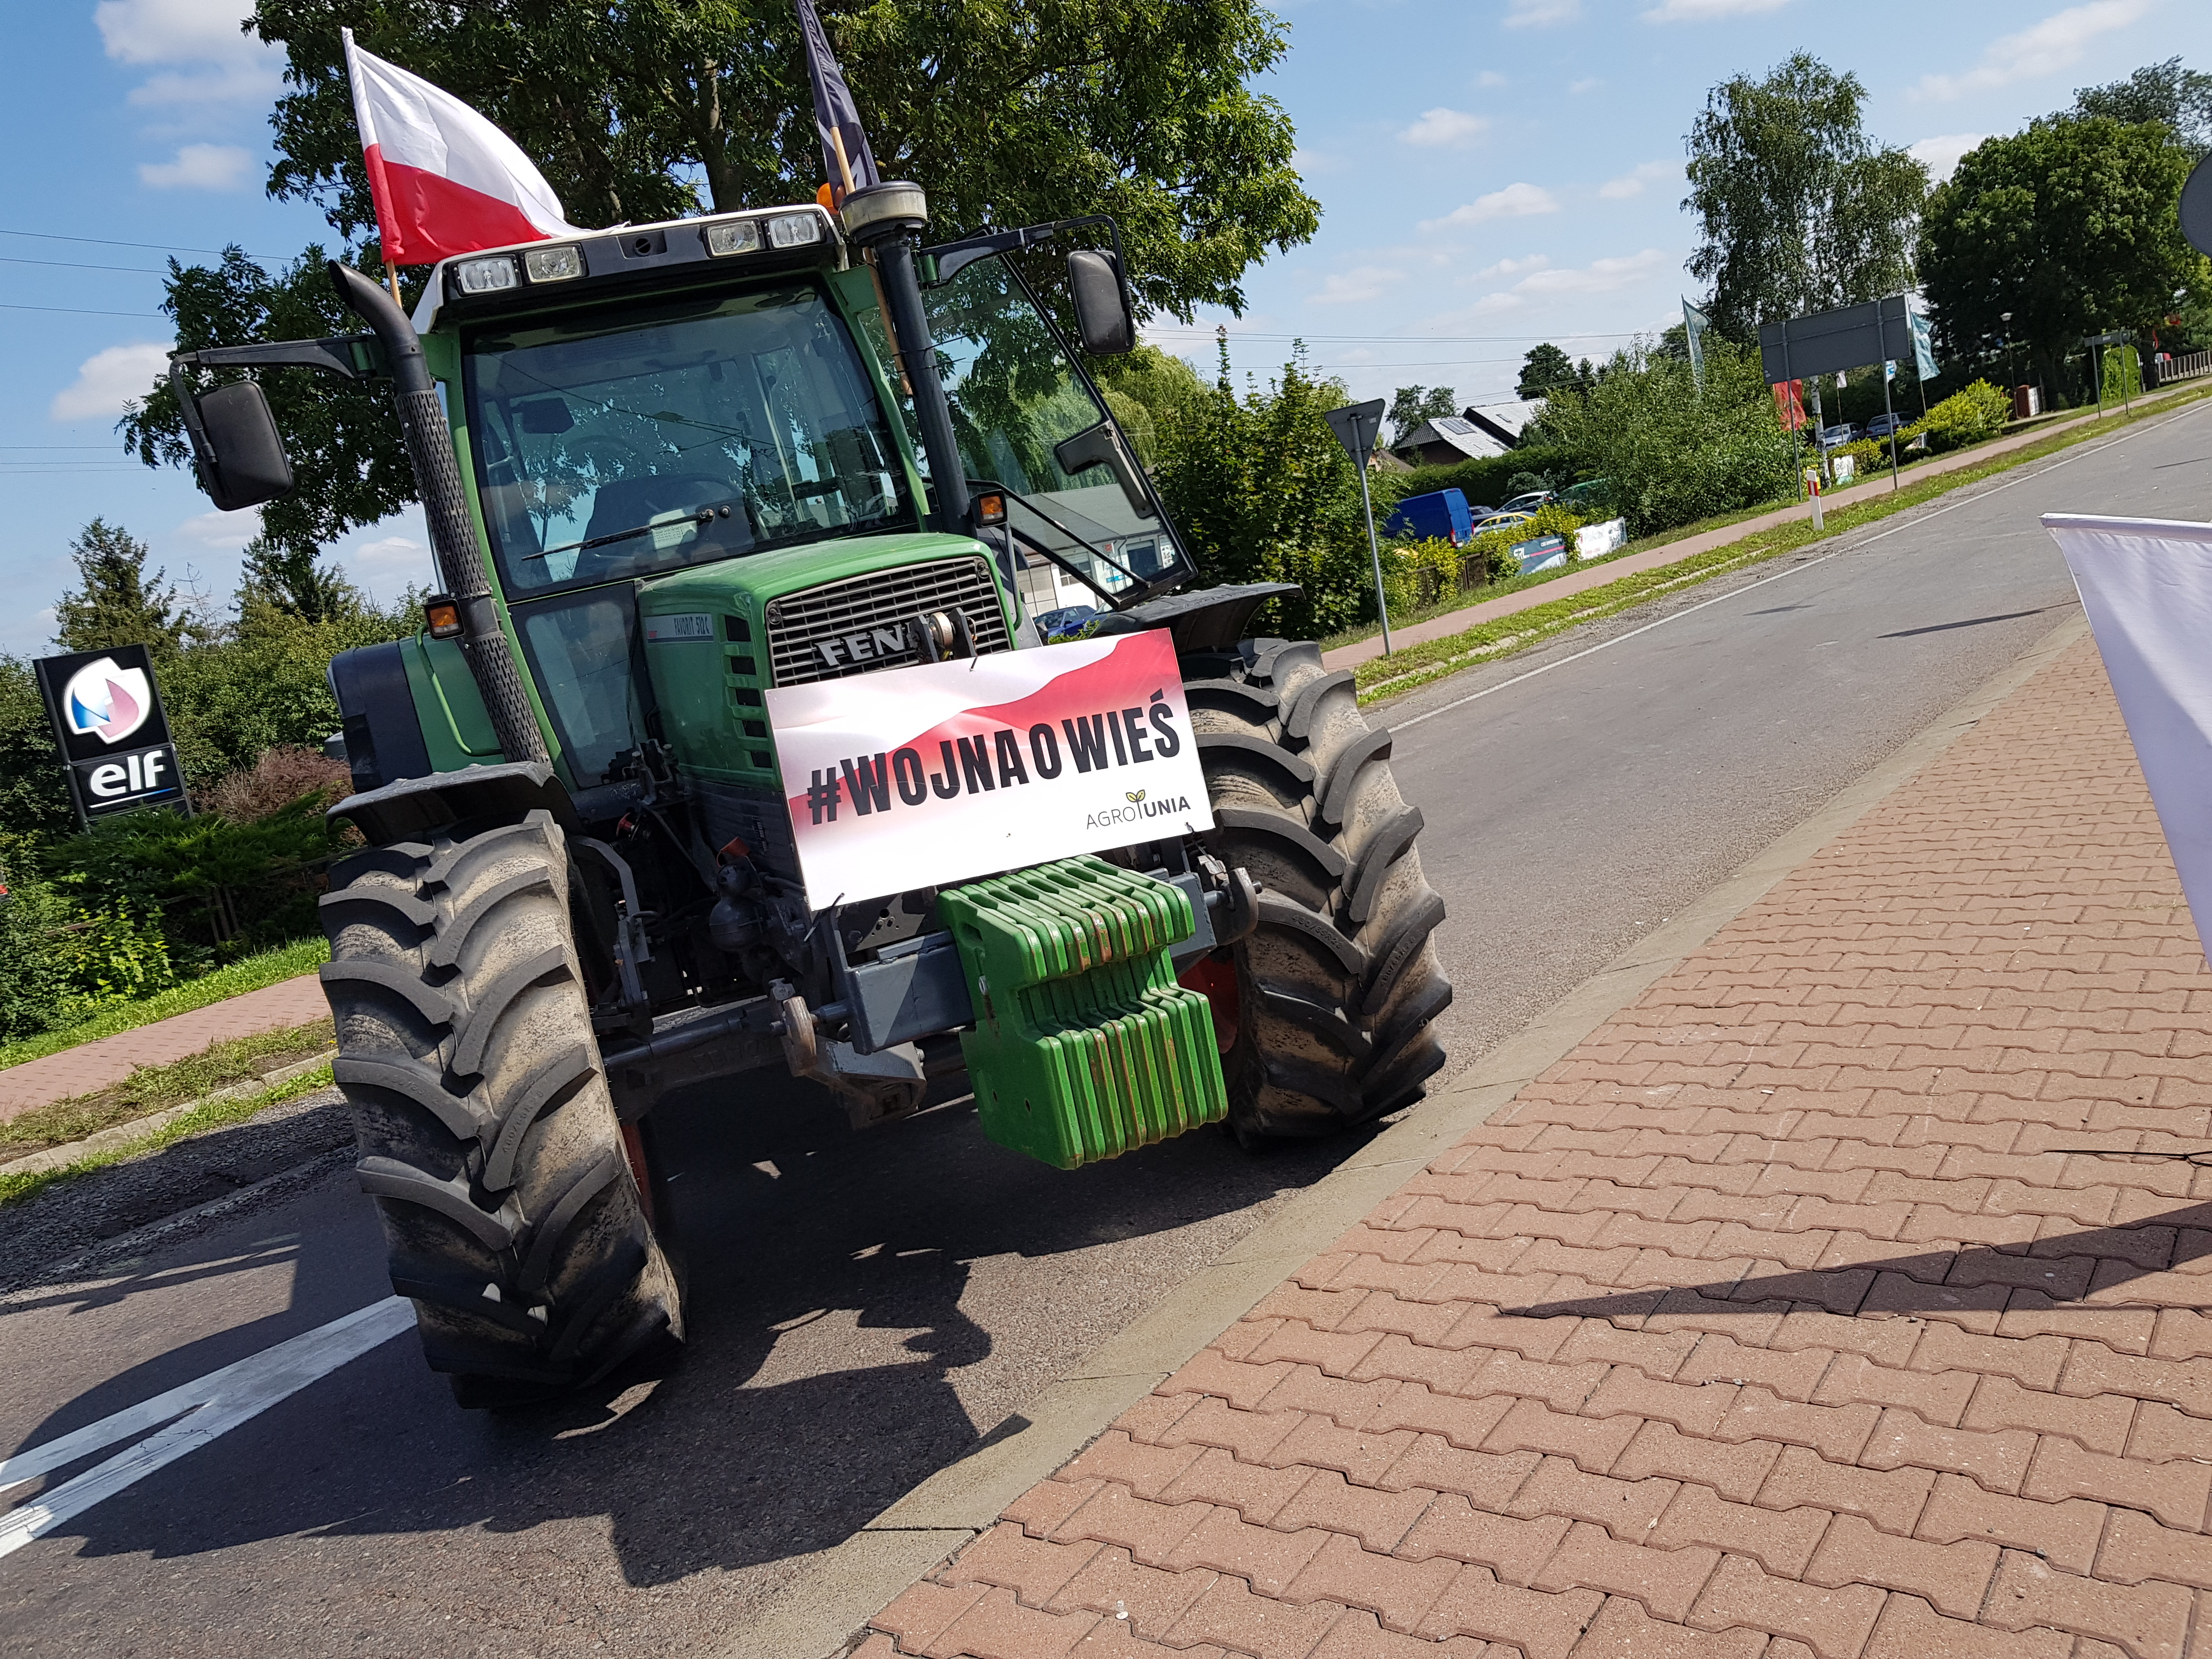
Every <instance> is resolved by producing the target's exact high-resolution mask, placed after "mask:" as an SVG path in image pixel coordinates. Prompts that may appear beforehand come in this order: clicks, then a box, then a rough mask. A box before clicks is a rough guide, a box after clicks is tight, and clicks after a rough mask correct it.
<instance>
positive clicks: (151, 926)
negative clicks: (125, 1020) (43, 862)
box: [0, 881, 177, 1042]
mask: <svg viewBox="0 0 2212 1659" xmlns="http://www.w3.org/2000/svg"><path fill="white" fill-rule="evenodd" d="M176 978H177V975H176V969H175V968H174V967H173V964H172V963H170V960H169V947H168V941H167V939H165V938H164V937H163V935H162V933H161V926H160V923H159V921H158V919H157V918H156V917H155V915H152V914H151V913H150V912H148V911H146V910H143V909H140V908H134V907H132V906H131V905H130V904H128V903H124V902H118V903H115V904H112V905H109V906H107V907H106V908H100V909H95V910H89V911H88V910H86V909H84V908H82V907H80V906H78V905H76V904H75V903H72V902H70V899H69V897H68V896H66V895H65V894H64V893H63V892H62V891H60V890H58V889H57V888H56V887H54V886H53V885H52V884H50V883H47V882H43V881H17V882H15V883H13V884H11V890H10V891H9V895H8V896H7V897H6V898H5V899H0V1042H15V1040H16V1039H18V1038H20V1037H27V1036H37V1035H38V1034H39V1033H40V1032H41V1031H48V1030H52V1029H53V1028H54V1027H56V1026H58V1025H70V1024H75V1023H76V1022H77V1021H78V1020H81V1019H85V1018H89V1017H90V1016H91V1015H92V1014H94V1013H95V1012H98V1011H99V1010H100V1008H101V1007H102V1006H105V1005H106V1004H108V1003H111V1002H121V1001H128V1000H134V999H136V998H138V997H143V996H151V995H152V994H154V993H155V992H156V991H161V990H166V989H167V987H169V986H171V985H173V984H174V983H175V982H176Z"/></svg>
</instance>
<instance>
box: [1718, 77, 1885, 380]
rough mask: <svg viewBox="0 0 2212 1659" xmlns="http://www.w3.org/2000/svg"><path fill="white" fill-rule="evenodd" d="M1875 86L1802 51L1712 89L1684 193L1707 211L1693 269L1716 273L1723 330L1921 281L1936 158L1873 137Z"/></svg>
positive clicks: (1750, 331) (1751, 330) (1742, 329)
mask: <svg viewBox="0 0 2212 1659" xmlns="http://www.w3.org/2000/svg"><path fill="white" fill-rule="evenodd" d="M1866 95H1867V94H1866V88H1865V87H1864V86H1863V85H1862V84H1861V83H1860V81H1859V78H1858V77H1857V76H1856V75H1851V74H1848V73H1846V74H1844V75H1838V74H1837V73H1836V72H1835V71H1834V70H1832V69H1830V68H1828V66H1827V65H1826V64H1823V63H1821V62H1820V59H1818V58H1814V57H1813V56H1812V55H1811V54H1810V53H1808V52H1797V53H1795V54H1794V55H1792V56H1791V57H1790V58H1789V59H1788V60H1787V61H1786V62H1784V63H1782V64H1778V65H1777V66H1776V67H1775V68H1774V69H1772V70H1769V71H1768V72H1767V74H1766V76H1765V77H1764V78H1763V79H1759V80H1753V79H1752V78H1751V77H1750V76H1741V75H1740V76H1735V78H1733V79H1732V80H1729V81H1724V82H1722V83H1721V84H1720V85H1719V86H1717V87H1715V88H1713V89H1712V90H1711V92H1710V93H1708V94H1706V97H1705V109H1704V110H1703V111H1702V112H1700V113H1699V116H1698V118H1697V120H1696V121H1695V123H1694V124H1693V125H1692V127H1691V129H1690V132H1689V135H1688V137H1687V139H1686V143H1687V144H1688V147H1689V154H1690V161H1689V178H1690V194H1689V197H1688V198H1687V199H1686V201H1684V203H1683V204H1682V205H1683V206H1684V207H1686V208H1688V209H1689V210H1691V211H1692V212H1693V213H1694V214H1696V215H1697V216H1698V223H1699V234H1700V237H1701V239H1702V240H1700V241H1699V244H1698V246H1697V249H1696V251H1695V252H1692V254H1691V256H1690V261H1689V270H1690V273H1691V275H1692V276H1696V277H1697V278H1698V279H1699V281H1700V282H1704V283H1709V284H1711V295H1712V298H1711V302H1710V303H1709V304H1708V305H1707V307H1706V311H1707V313H1708V314H1710V315H1711V318H1712V319H1713V325H1714V326H1715V327H1716V328H1717V329H1719V330H1721V331H1724V332H1726V333H1728V334H1730V335H1733V336H1735V337H1736V338H1738V339H1740V340H1748V339H1750V338H1752V337H1753V336H1754V335H1755V334H1756V332H1757V331H1758V327H1759V324H1761V323H1763V322H1771V321H1775V320H1778V319H1782V318H1784V317H1795V316H1799V315H1802V313H1806V312H1808V311H1820V310H1825V309H1826V308H1828V307H1832V306H1840V305H1850V304H1852V303H1854V302H1856V301H1861V300H1871V299H1874V298H1875V297H1877V296H1878V295H1883V294H1888V293H1893V292H1895V291H1896V290H1898V289H1904V288H1909V287H1911V284H1912V236H1913V227H1914V223H1915V222H1916V220H1917V217H1918V215H1919V212H1920V207H1921V204H1922V202H1923V200H1924V199H1925V197H1927V194H1928V169H1927V168H1926V167H1923V166H1922V165H1921V164H1920V163H1919V162H1918V161H1915V160H1913V158H1912V157H1911V156H1910V155H1906V154H1905V152H1904V151H1903V150H1901V149H1884V148H1880V147H1877V146H1876V145H1875V143H1874V142H1873V141H1872V140H1871V139H1869V137H1867V135H1866V132H1865V131H1864V129H1863V126H1862V125H1861V119H1860V106H1861V105H1862V104H1863V103H1864V101H1865V100H1866Z"/></svg>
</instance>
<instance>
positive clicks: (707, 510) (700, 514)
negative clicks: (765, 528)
mask: <svg viewBox="0 0 2212 1659" xmlns="http://www.w3.org/2000/svg"><path fill="white" fill-rule="evenodd" d="M729 516H730V509H729V508H728V507H726V506H725V507H701V508H700V509H699V510H698V511H697V512H696V513H687V514H686V515H685V516H684V517H683V518H679V519H661V520H657V521H655V522H651V523H647V524H641V525H639V526H635V528H634V529H629V530H617V531H616V532H615V533H614V534H613V535H611V536H587V537H586V538H584V539H583V540H582V541H580V542H563V543H562V544H561V545H560V546H558V547H549V548H546V549H545V550H543V551H542V552H538V553H526V554H524V555H523V556H522V557H521V558H520V560H519V561H517V562H519V563H522V564H527V563H528V562H530V561H531V560H532V559H550V558H551V557H552V556H554V555H555V554H556V553H580V552H582V551H584V550H586V549H589V548H594V547H605V546H607V545H609V544H611V543H614V542H626V541H629V540H630V539H631V538H634V537H637V536H642V535H645V534H647V532H651V531H655V530H673V529H675V528H676V527H677V526H679V525H684V524H690V525H693V526H697V527H699V528H702V529H703V528H705V527H706V526H708V525H710V524H712V523H714V520H716V519H718V518H721V519H726V518H728V517H729Z"/></svg>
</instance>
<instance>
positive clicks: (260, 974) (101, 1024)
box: [0, 939, 331, 1071]
mask: <svg viewBox="0 0 2212 1659" xmlns="http://www.w3.org/2000/svg"><path fill="white" fill-rule="evenodd" d="M330 959H331V947H330V945H328V944H327V943H326V942H325V941H324V940H322V939H298V940H295V941H294V942H293V943H292V944H290V945H283V946H282V947H281V948H279V949H277V950H274V951H263V952H262V953H261V954H260V955H259V956H256V957H246V959H245V960H243V961H241V962H234V963H231V964H230V966H229V967H228V968H218V969H216V970H215V972H213V973H211V974H204V975H201V976H200V977H199V978H197V979H195V980H189V981H186V982H185V983H184V984H182V985H175V986H172V987H169V989H167V990H166V991H163V992H161V993H160V994H158V995H155V996H150V997H147V998H145V999H144V1000H143V1001H138V1002H125V1003H120V1004H118V1005H117V1006H115V1007H112V1008H106V1009H103V1010H101V1011H100V1013H99V1014H98V1015H96V1016H95V1017H94V1018H91V1019H88V1020H86V1021H85V1022H83V1023H82V1024H78V1025H70V1026H64V1027H63V1028H62V1029H61V1030H54V1031H41V1032H40V1033H39V1034H38V1036H27V1037H22V1038H20V1039H18V1040H17V1041H15V1042H9V1043H6V1044H0V1071H5V1070H6V1069H7V1068H8V1067H9V1066H21V1064H22V1063H23V1062H24V1061H25V1060H39V1059H42V1058H44V1057H45V1056H46V1055H47V1054H59V1053H60V1052H61V1051H62V1050H63V1049H64V1048H76V1046H77V1045H78V1044H79V1043H81V1042H98V1041H99V1040H100V1038H101V1037H105V1036H114V1035H115V1034H116V1033H117V1032H118V1031H129V1030H136V1029H137V1027H139V1026H141V1025H151V1024H153V1023H154V1022H155V1020H157V1019H167V1018H169V1016H170V1015H172V1014H188V1013H190V1012H192V1010H194V1009H195V1008H204V1007H206V1006H208V1005H209V1004H210V1003H214V1002H222V1001H226V1000H228V999H229V998H232V997H236V996H243V995H245V994H246V993H247V992H248V991H258V990H260V989H261V988H262V987H264V986H268V985H275V984H276V983H278V982H279V981H283V980H288V979H295V978H297V977H298V976H299V975H301V974H312V973H313V972H314V971H315V969H318V968H319V967H321V966H322V965H323V964H324V963H326V962H328V961H329V960H330Z"/></svg>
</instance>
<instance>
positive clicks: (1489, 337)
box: [1145, 325, 1651, 345]
mask: <svg viewBox="0 0 2212 1659" xmlns="http://www.w3.org/2000/svg"><path fill="white" fill-rule="evenodd" d="M1145 331H1146V333H1147V334H1191V335H1197V336H1201V337H1204V338H1206V339H1209V340H1212V339H1218V338H1219V337H1220V331H1218V330H1215V329H1211V328H1160V327H1152V326H1149V325H1148V326H1147V327H1146V330H1145ZM1650 332H1651V331H1650V329H1640V328H1617V329H1614V330H1613V331H1611V332H1610V333H1583V334H1418V335H1407V334H1263V333H1255V332H1249V331H1244V330H1241V329H1240V330H1239V331H1237V332H1236V333H1233V334H1231V335H1230V336H1229V337H1230V338H1231V339H1232V340H1318V341H1321V342H1322V343H1325V344H1329V345H1517V344H1519V343H1521V342H1522V341H1524V340H1632V339H1634V338H1635V337H1637V336H1638V335H1639V334H1648V333H1650Z"/></svg>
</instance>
